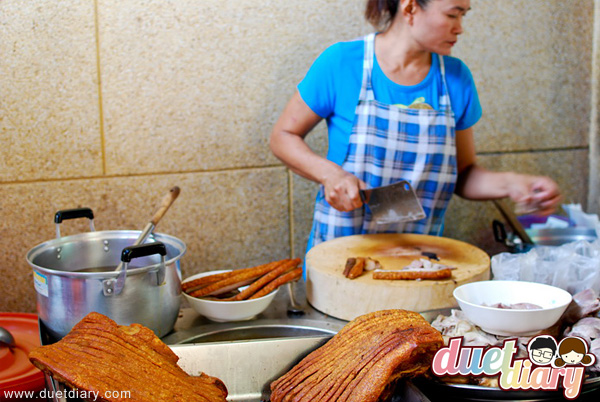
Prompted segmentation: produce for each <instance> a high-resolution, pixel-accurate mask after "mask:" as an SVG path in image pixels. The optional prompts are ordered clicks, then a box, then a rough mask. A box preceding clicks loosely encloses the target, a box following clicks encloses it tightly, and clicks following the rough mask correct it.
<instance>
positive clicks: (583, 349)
mask: <svg viewBox="0 0 600 402" xmlns="http://www.w3.org/2000/svg"><path fill="white" fill-rule="evenodd" d="M558 354H559V355H560V357H558V358H557V359H556V360H555V361H554V364H553V365H554V366H556V367H563V366H567V365H569V366H572V365H582V366H590V365H592V364H594V362H595V361H596V356H594V355H593V354H591V353H588V346H587V343H586V342H585V341H584V340H583V339H582V338H580V337H578V336H569V337H567V338H565V339H563V340H562V341H560V344H559V345H558Z"/></svg>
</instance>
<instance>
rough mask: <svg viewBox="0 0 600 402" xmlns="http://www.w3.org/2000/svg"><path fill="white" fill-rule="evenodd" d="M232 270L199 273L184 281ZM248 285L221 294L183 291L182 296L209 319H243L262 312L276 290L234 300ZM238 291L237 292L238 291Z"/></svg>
mask: <svg viewBox="0 0 600 402" xmlns="http://www.w3.org/2000/svg"><path fill="white" fill-rule="evenodd" d="M229 272H232V271H230V270H221V271H210V272H204V273H201V274H197V275H193V276H190V277H189V278H187V279H186V280H185V281H184V282H189V281H193V280H196V279H199V278H204V277H207V276H210V275H215V274H224V273H229ZM247 288H248V286H242V287H240V288H236V289H235V290H234V291H233V292H232V291H227V292H225V293H223V294H221V295H223V296H222V297H218V296H221V295H214V296H199V297H194V296H191V295H190V294H188V293H187V292H183V295H184V297H185V298H186V299H187V301H188V303H189V304H190V307H192V308H193V309H194V310H195V311H196V312H197V313H198V314H200V315H202V316H204V317H206V318H208V319H209V320H211V321H217V322H226V321H244V320H249V319H252V318H254V317H255V316H256V315H258V314H260V313H262V312H263V311H264V310H265V309H266V308H267V307H269V304H271V302H272V301H273V299H274V298H275V295H276V294H277V291H278V290H279V289H275V290H274V291H272V292H270V293H268V294H266V295H264V296H261V297H257V298H254V299H245V300H234V296H235V295H236V294H239V293H241V292H242V291H244V290H245V289H247ZM238 292H239V293H238Z"/></svg>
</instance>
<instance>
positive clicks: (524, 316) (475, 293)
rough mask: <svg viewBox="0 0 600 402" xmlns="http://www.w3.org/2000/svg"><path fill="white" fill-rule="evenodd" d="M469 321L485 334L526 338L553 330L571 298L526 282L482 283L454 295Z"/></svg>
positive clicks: (539, 284)
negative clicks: (546, 330)
mask: <svg viewBox="0 0 600 402" xmlns="http://www.w3.org/2000/svg"><path fill="white" fill-rule="evenodd" d="M453 295H454V298H455V299H456V301H457V302H458V305H459V306H460V308H461V310H462V311H463V312H464V314H465V315H466V317H467V318H468V319H469V320H470V321H471V322H473V323H474V324H475V325H477V326H479V327H480V328H481V329H482V330H484V331H485V332H488V333H491V334H494V335H502V336H512V335H515V336H526V335H532V334H535V333H537V332H539V331H541V330H544V329H547V328H550V327H552V326H553V325H554V324H556V322H557V321H558V320H559V318H560V317H561V315H562V314H563V313H564V312H565V310H566V309H567V307H568V305H569V303H571V300H572V298H573V297H572V296H571V294H570V293H569V292H567V291H566V290H563V289H560V288H558V287H555V286H550V285H545V284H542V283H536V282H525V281H500V280H497V281H495V280H490V281H480V282H472V283H467V284H465V285H461V286H459V287H457V288H456V289H455V290H454V292H453Z"/></svg>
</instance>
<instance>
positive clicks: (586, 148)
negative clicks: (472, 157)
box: [477, 145, 590, 156]
mask: <svg viewBox="0 0 600 402" xmlns="http://www.w3.org/2000/svg"><path fill="white" fill-rule="evenodd" d="M589 150H590V146H589V145H585V146H573V147H559V148H546V149H515V150H511V151H478V152H477V155H478V156H502V155H518V154H544V153H550V152H570V151H589Z"/></svg>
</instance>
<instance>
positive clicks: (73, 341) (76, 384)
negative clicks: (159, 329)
mask: <svg viewBox="0 0 600 402" xmlns="http://www.w3.org/2000/svg"><path fill="white" fill-rule="evenodd" d="M29 359H30V360H31V362H32V363H33V364H34V365H35V366H36V367H37V368H39V369H40V370H42V371H44V372H45V373H47V374H51V375H52V376H53V377H54V379H55V380H57V381H59V382H61V383H64V384H66V385H67V386H69V387H70V388H77V389H79V390H82V391H88V392H98V393H99V394H98V395H99V398H98V399H97V401H103V402H112V401H121V400H123V401H128V402H155V401H189V402H191V401H194V402H195V401H197V402H225V401H226V397H227V389H226V388H225V385H224V384H223V383H222V382H221V380H219V379H218V378H215V377H211V376H208V375H206V374H202V375H201V376H199V377H192V376H190V375H188V374H187V373H186V372H185V371H183V370H182V369H181V368H180V367H179V366H178V365H177V360H178V359H179V358H178V357H177V355H176V354H175V353H173V351H172V350H171V349H170V348H169V347H168V346H167V345H165V344H164V343H163V342H162V341H161V340H160V339H159V338H158V337H157V336H156V335H155V334H154V333H153V332H152V331H151V330H150V329H148V328H146V327H144V326H142V325H139V324H131V325H130V326H118V325H117V324H116V323H115V322H114V321H112V320H111V319H109V318H108V317H106V316H104V315H102V314H98V313H90V314H88V315H87V316H86V317H84V318H83V319H82V320H81V321H80V322H79V323H78V324H77V325H75V327H73V329H72V330H71V332H69V333H68V334H67V335H66V336H65V337H64V338H63V339H61V340H60V341H58V342H57V343H54V344H52V345H47V346H42V347H39V348H36V349H34V350H32V351H31V353H30V354H29ZM107 391H108V392H107ZM115 391H125V392H127V391H129V392H130V393H129V395H128V397H127V398H125V399H120V398H116V399H112V398H111V397H110V396H111V395H116V394H119V392H115ZM107 395H108V396H107ZM121 395H124V396H127V394H126V393H121ZM106 398H109V399H106Z"/></svg>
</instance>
